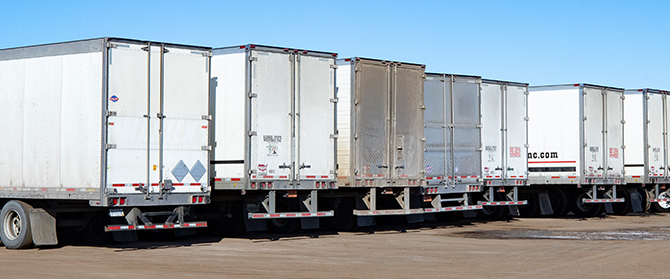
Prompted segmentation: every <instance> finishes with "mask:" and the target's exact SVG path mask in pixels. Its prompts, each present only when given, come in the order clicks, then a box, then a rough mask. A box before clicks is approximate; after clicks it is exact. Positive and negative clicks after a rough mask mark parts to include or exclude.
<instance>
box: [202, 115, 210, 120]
mask: <svg viewBox="0 0 670 279" xmlns="http://www.w3.org/2000/svg"><path fill="white" fill-rule="evenodd" d="M202 120H212V116H211V115H203V116H202Z"/></svg>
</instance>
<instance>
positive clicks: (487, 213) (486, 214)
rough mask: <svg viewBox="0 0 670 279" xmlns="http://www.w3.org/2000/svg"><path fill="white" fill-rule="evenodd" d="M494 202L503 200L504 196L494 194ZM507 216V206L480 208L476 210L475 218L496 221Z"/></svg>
mask: <svg viewBox="0 0 670 279" xmlns="http://www.w3.org/2000/svg"><path fill="white" fill-rule="evenodd" d="M495 197H496V201H503V200H505V199H506V198H505V194H503V193H495ZM508 215H509V206H482V209H481V210H477V217H479V218H481V219H484V220H492V221H498V220H502V219H503V218H505V217H507V216H508Z"/></svg>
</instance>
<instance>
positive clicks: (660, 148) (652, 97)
mask: <svg viewBox="0 0 670 279" xmlns="http://www.w3.org/2000/svg"><path fill="white" fill-rule="evenodd" d="M664 97H665V96H664V95H662V94H656V93H651V92H649V93H647V99H646V100H645V99H643V102H646V107H647V111H646V114H647V120H648V121H647V129H646V131H647V141H648V142H647V150H646V151H647V162H646V164H645V165H646V167H647V169H646V170H645V171H646V172H648V173H649V177H663V176H665V170H664V168H663V166H665V157H664V155H665V152H664V146H665V144H664V136H663V134H664V133H665V129H664V121H663V119H664V118H665V113H664V109H663V106H664V101H665V100H664V99H665V98H664Z"/></svg>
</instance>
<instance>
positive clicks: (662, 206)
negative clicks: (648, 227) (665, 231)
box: [651, 192, 670, 212]
mask: <svg viewBox="0 0 670 279" xmlns="http://www.w3.org/2000/svg"><path fill="white" fill-rule="evenodd" d="M658 198H659V199H667V198H670V195H668V193H667V192H661V193H660V194H659V195H658ZM651 206H652V207H653V208H654V211H656V212H670V202H654V203H651Z"/></svg>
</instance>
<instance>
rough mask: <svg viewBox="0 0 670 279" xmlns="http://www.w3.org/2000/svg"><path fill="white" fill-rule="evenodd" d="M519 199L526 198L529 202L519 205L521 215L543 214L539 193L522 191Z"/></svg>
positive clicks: (528, 216) (535, 216)
mask: <svg viewBox="0 0 670 279" xmlns="http://www.w3.org/2000/svg"><path fill="white" fill-rule="evenodd" d="M519 200H526V201H528V204H526V205H520V206H519V217H522V218H537V217H540V215H541V214H542V210H541V209H540V199H539V197H538V195H537V193H521V194H519Z"/></svg>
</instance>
